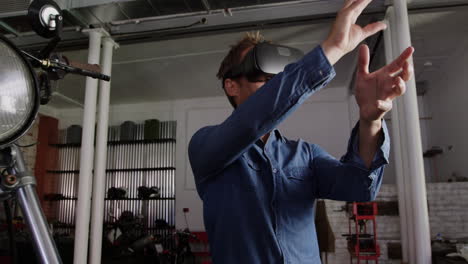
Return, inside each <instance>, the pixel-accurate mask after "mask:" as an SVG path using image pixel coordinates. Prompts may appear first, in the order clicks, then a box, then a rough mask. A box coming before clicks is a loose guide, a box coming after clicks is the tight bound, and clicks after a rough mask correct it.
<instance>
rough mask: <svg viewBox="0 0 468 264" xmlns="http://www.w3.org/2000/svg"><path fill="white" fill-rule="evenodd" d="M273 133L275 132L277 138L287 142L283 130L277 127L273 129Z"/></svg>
mask: <svg viewBox="0 0 468 264" xmlns="http://www.w3.org/2000/svg"><path fill="white" fill-rule="evenodd" d="M273 133H274V134H275V136H276V138H277V139H280V140H281V141H282V142H283V143H284V142H286V140H285V139H284V137H283V135H282V134H281V132H280V131H279V130H278V129H277V128H275V129H274V130H273Z"/></svg>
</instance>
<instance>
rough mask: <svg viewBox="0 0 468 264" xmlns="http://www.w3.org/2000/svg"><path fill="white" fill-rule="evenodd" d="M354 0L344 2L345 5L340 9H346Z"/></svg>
mask: <svg viewBox="0 0 468 264" xmlns="http://www.w3.org/2000/svg"><path fill="white" fill-rule="evenodd" d="M355 1H356V0H345V3H344V5H343V8H342V9H346V8H348V7H349V6H350V5H352V4H353V3H354V2H355Z"/></svg>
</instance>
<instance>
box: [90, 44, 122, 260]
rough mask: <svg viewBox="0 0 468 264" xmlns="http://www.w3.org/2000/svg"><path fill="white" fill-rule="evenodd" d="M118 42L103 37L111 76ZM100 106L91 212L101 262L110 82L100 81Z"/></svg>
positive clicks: (94, 254) (94, 252) (95, 255)
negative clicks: (113, 55) (114, 50)
mask: <svg viewBox="0 0 468 264" xmlns="http://www.w3.org/2000/svg"><path fill="white" fill-rule="evenodd" d="M116 47H117V44H116V43H115V42H114V41H113V40H112V39H111V38H110V37H106V38H103V51H102V52H103V54H102V59H101V61H102V63H101V64H102V73H103V74H106V75H109V76H111V72H112V54H113V49H114V48H116ZM99 86H100V87H99V88H100V89H99V107H98V122H97V137H96V159H95V163H94V181H93V206H92V214H91V239H90V251H91V252H90V257H89V258H90V261H89V263H91V264H99V263H101V250H102V224H103V218H104V198H105V195H104V194H105V193H106V190H105V188H106V182H105V181H106V164H107V133H108V129H107V127H108V121H109V101H110V82H106V81H102V80H101V81H100V82H99Z"/></svg>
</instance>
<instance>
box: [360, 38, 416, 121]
mask: <svg viewBox="0 0 468 264" xmlns="http://www.w3.org/2000/svg"><path fill="white" fill-rule="evenodd" d="M413 52H414V48H413V47H408V48H407V49H406V50H405V51H403V52H402V53H401V54H400V56H399V57H398V58H397V59H395V60H394V61H393V62H392V63H390V64H389V65H387V66H384V67H382V68H380V69H379V70H377V71H375V72H372V73H369V48H368V47H367V45H361V47H360V49H359V63H358V69H357V73H356V91H355V94H356V101H357V104H358V105H359V114H360V120H361V121H363V122H367V123H369V122H373V121H378V120H380V119H381V118H382V117H383V116H384V114H385V113H386V112H388V111H390V110H391V109H392V101H393V99H395V98H396V97H398V96H400V95H403V94H404V93H405V91H406V84H405V82H406V81H408V80H409V79H410V78H411V77H412V75H413V67H412V66H411V65H410V63H409V59H410V58H411V55H413Z"/></svg>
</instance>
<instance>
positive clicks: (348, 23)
mask: <svg viewBox="0 0 468 264" xmlns="http://www.w3.org/2000/svg"><path fill="white" fill-rule="evenodd" d="M370 2H372V0H345V3H344V5H343V7H342V8H341V10H340V11H339V12H338V15H337V17H336V20H335V23H334V24H333V26H332V28H331V30H330V33H329V35H328V37H327V39H326V40H325V41H324V42H323V43H322V48H323V51H324V53H325V56H327V58H328V61H329V62H330V64H331V65H334V64H335V63H336V62H337V61H338V60H339V59H340V58H341V57H343V56H344V55H345V54H347V53H348V52H350V51H352V50H353V49H355V48H356V47H357V45H359V43H361V41H363V40H364V39H366V38H367V37H369V36H372V35H374V34H375V33H377V32H379V31H381V30H384V29H385V28H386V27H387V26H386V25H385V23H382V22H375V23H372V24H369V25H367V26H365V27H361V26H359V25H356V20H357V19H358V17H359V15H361V13H362V11H363V10H364V9H365V8H366V7H367V6H368V5H369V3H370Z"/></svg>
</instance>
